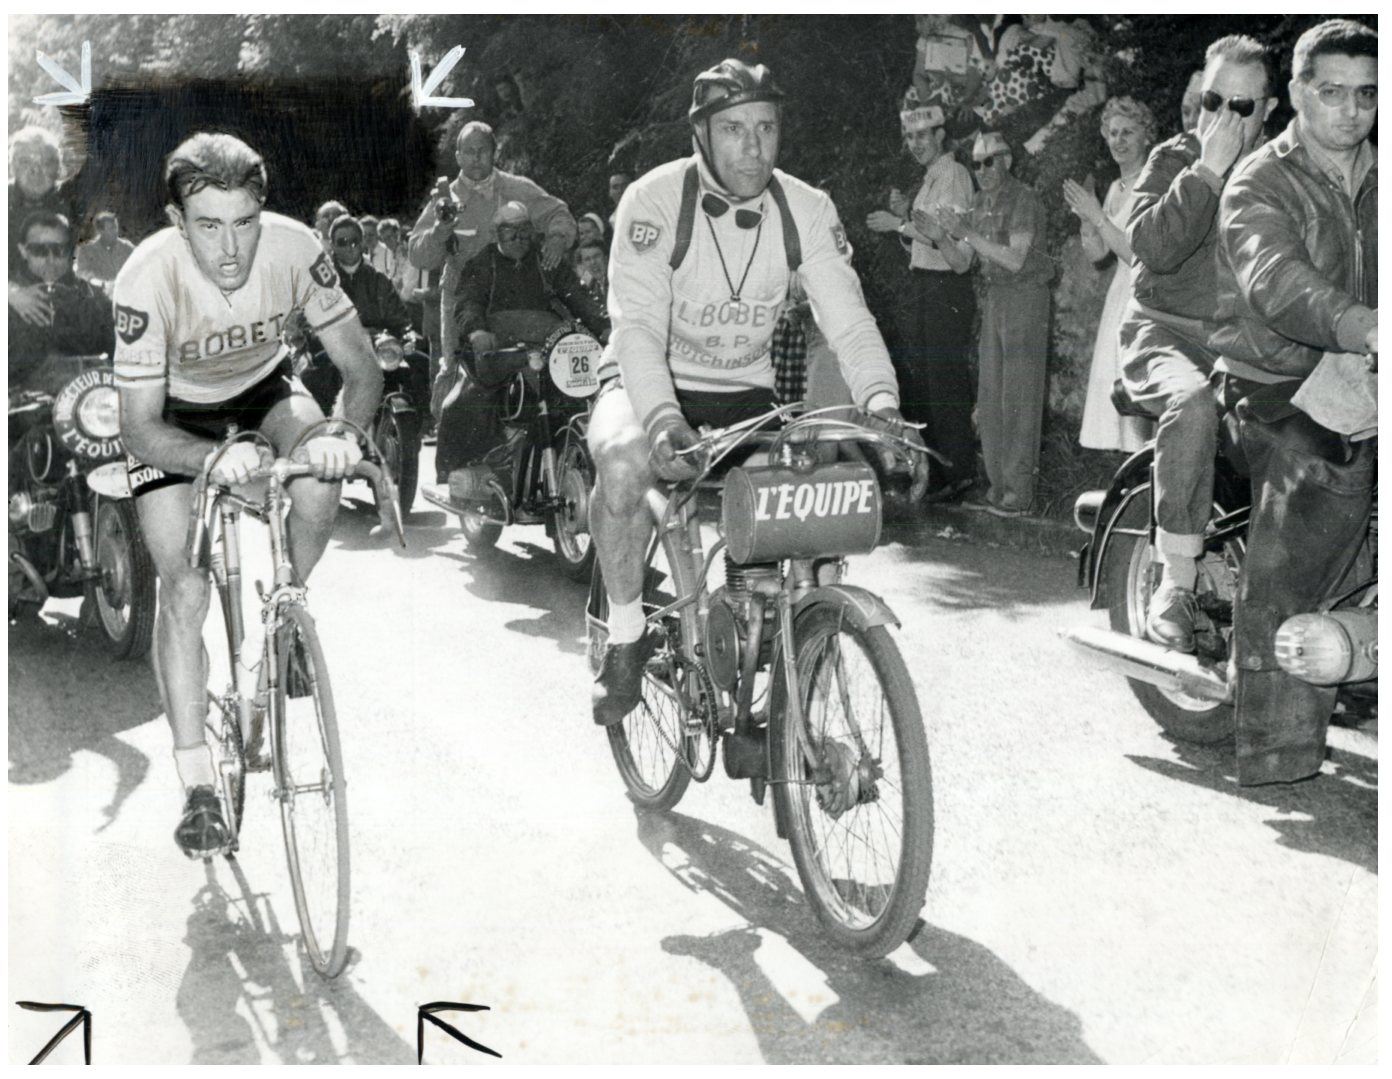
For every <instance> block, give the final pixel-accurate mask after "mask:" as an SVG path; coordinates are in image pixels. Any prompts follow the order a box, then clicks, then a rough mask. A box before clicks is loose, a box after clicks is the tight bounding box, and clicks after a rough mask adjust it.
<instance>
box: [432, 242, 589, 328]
mask: <svg viewBox="0 0 1392 1079" xmlns="http://www.w3.org/2000/svg"><path fill="white" fill-rule="evenodd" d="M558 305H559V306H558ZM498 311H549V312H551V313H553V314H555V315H556V316H558V317H559V318H563V319H570V318H578V319H579V320H580V321H581V322H583V323H584V324H585V327H586V328H587V329H588V330H589V331H590V332H591V333H592V334H594V335H595V336H596V337H598V336H599V335H600V334H602V333H603V332H604V331H605V330H607V329H608V328H609V316H608V315H607V314H606V313H605V311H604V309H603V308H602V307H600V305H599V304H597V303H596V302H595V299H594V296H593V295H591V293H590V292H589V291H588V290H587V289H586V288H585V287H584V286H583V285H581V284H580V280H579V278H577V277H576V276H575V271H574V270H572V269H571V268H570V265H569V263H568V262H567V261H566V260H565V259H562V260H561V261H560V262H559V263H558V264H557V266H556V268H555V269H554V270H551V271H550V272H549V273H548V272H547V271H545V270H543V269H542V268H541V256H540V254H539V253H538V252H537V251H536V249H535V248H534V249H533V250H531V251H528V252H527V254H526V255H524V256H523V257H522V258H521V259H519V260H517V261H516V262H513V260H512V259H510V258H508V257H507V256H506V255H504V254H503V253H502V252H500V251H499V250H498V248H497V246H496V245H494V244H490V245H489V246H488V247H487V248H485V249H484V250H483V251H480V252H479V253H478V254H477V255H475V256H474V257H473V258H471V259H470V260H469V261H468V262H467V263H466V264H465V266H464V270H463V273H462V274H461V275H460V278H459V286H458V290H457V292H456V293H455V302H454V315H455V324H456V325H457V327H458V330H459V339H460V342H461V344H462V343H463V342H465V341H467V339H468V336H469V334H471V333H473V332H474V331H475V330H487V329H490V328H494V327H490V325H489V315H490V314H493V313H494V312H498ZM499 343H500V344H503V345H506V344H510V343H511V342H507V341H502V342H499Z"/></svg>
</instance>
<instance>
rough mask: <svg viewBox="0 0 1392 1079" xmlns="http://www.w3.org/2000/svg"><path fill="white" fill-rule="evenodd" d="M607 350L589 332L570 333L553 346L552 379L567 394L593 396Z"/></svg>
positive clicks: (571, 395)
mask: <svg viewBox="0 0 1392 1079" xmlns="http://www.w3.org/2000/svg"><path fill="white" fill-rule="evenodd" d="M603 351H604V346H602V345H601V344H600V343H599V342H598V341H596V340H595V339H594V338H593V337H591V336H590V335H589V334H587V333H578V332H576V333H568V334H566V335H565V336H564V337H562V338H561V339H560V340H559V341H557V342H556V343H555V344H554V345H552V346H551V381H552V382H554V383H555V384H556V388H557V389H559V390H560V391H561V392H562V393H563V394H565V395H566V396H567V397H589V396H591V395H592V394H594V393H595V392H596V391H598V389H599V357H600V355H601V354H602V353H603Z"/></svg>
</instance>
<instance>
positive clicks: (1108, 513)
mask: <svg viewBox="0 0 1392 1079" xmlns="http://www.w3.org/2000/svg"><path fill="white" fill-rule="evenodd" d="M1154 460H1155V449H1154V447H1153V446H1146V447H1144V448H1143V449H1139V450H1137V451H1136V452H1135V453H1133V454H1132V455H1131V456H1130V457H1128V458H1127V459H1126V460H1125V461H1124V462H1122V465H1121V467H1120V468H1118V469H1117V470H1116V474H1115V475H1114V476H1112V482H1111V484H1110V485H1109V486H1108V487H1107V493H1106V495H1105V497H1103V499H1102V507H1101V509H1099V510H1098V512H1097V524H1096V525H1095V526H1094V528H1093V533H1092V538H1091V539H1090V540H1088V541H1087V543H1085V544H1084V545H1083V547H1082V549H1081V550H1080V551H1079V552H1078V562H1079V565H1078V584H1079V586H1080V587H1083V588H1086V589H1088V591H1089V594H1090V595H1091V598H1092V607H1093V608H1094V609H1096V607H1097V606H1098V595H1097V584H1098V570H1099V569H1101V567H1102V564H1103V561H1104V560H1105V557H1106V554H1107V547H1108V545H1109V544H1110V543H1111V541H1112V532H1113V531H1114V530H1115V528H1116V523H1117V519H1118V517H1119V516H1120V514H1121V509H1122V507H1123V506H1124V505H1125V504H1126V500H1127V497H1128V496H1129V495H1130V494H1131V493H1132V492H1133V491H1135V490H1136V488H1137V487H1140V486H1141V485H1143V484H1146V483H1149V482H1150V466H1151V463H1152V462H1153V461H1154Z"/></svg>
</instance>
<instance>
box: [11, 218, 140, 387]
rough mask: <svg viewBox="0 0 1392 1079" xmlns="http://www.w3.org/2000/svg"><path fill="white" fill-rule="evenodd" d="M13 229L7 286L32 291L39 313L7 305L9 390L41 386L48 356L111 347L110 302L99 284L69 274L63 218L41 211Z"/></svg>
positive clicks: (69, 243) (68, 239) (70, 257)
mask: <svg viewBox="0 0 1392 1079" xmlns="http://www.w3.org/2000/svg"><path fill="white" fill-rule="evenodd" d="M17 232H18V233H19V235H18V236H16V237H15V239H16V241H17V242H18V244H19V254H20V264H19V265H18V266H16V267H15V268H14V270H13V271H12V272H11V274H10V287H11V288H12V289H13V288H19V289H23V290H25V291H26V292H28V293H30V294H32V295H33V296H34V297H35V298H36V300H37V301H38V303H39V306H40V310H41V312H42V315H43V318H42V320H41V321H39V322H32V321H29V320H27V319H25V318H23V317H21V316H20V315H19V314H18V313H17V312H16V311H15V309H14V308H13V307H11V308H10V389H11V390H12V391H13V390H20V389H43V388H45V387H44V385H43V383H44V381H45V380H44V378H43V375H42V368H43V364H44V361H45V360H47V359H48V358H49V357H50V356H90V355H95V354H97V353H99V352H110V351H111V341H112V338H113V336H114V335H113V333H112V324H111V305H110V304H109V303H107V301H106V298H105V296H103V295H102V293H101V290H100V289H97V288H94V287H93V286H92V284H91V283H90V282H87V281H83V280H81V279H80V278H78V277H77V276H75V275H74V274H73V269H72V262H73V247H72V233H71V230H70V228H69V227H68V221H67V218H65V217H63V216H62V215H61V214H56V213H54V212H53V211H51V210H39V211H37V212H35V213H32V214H30V215H29V216H28V217H27V218H25V219H24V223H23V224H22V225H21V226H20V227H19V229H18V230H17ZM54 388H56V387H54Z"/></svg>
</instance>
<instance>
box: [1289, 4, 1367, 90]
mask: <svg viewBox="0 0 1392 1079" xmlns="http://www.w3.org/2000/svg"><path fill="white" fill-rule="evenodd" d="M1377 40H1378V36H1377V31H1376V30H1374V29H1372V28H1371V27H1368V26H1364V25H1363V24H1362V23H1361V22H1354V21H1353V20H1352V19H1326V20H1325V21H1324V22H1322V23H1319V24H1318V25H1316V26H1312V27H1310V29H1308V30H1306V31H1305V32H1304V33H1303V34H1301V35H1300V39H1299V40H1298V41H1296V43H1295V55H1294V56H1293V57H1291V74H1292V75H1294V76H1295V77H1296V78H1297V79H1299V80H1300V81H1301V82H1309V81H1310V80H1311V79H1312V78H1314V76H1315V61H1316V60H1318V59H1319V58H1320V57H1321V56H1367V57H1369V58H1371V59H1373V60H1376V59H1377Z"/></svg>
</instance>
